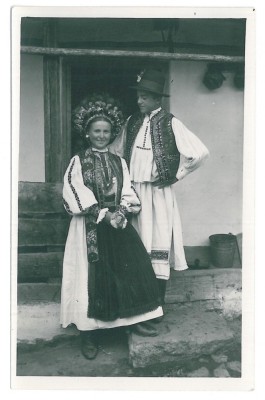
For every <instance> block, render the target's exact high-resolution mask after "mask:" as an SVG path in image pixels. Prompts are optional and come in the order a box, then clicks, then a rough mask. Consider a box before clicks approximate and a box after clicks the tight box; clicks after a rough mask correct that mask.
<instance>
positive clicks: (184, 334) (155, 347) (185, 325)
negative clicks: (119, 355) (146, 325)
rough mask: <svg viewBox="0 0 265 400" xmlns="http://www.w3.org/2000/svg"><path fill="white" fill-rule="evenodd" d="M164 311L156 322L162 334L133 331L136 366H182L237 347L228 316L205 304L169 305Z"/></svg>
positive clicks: (131, 346) (131, 341)
mask: <svg viewBox="0 0 265 400" xmlns="http://www.w3.org/2000/svg"><path fill="white" fill-rule="evenodd" d="M164 310H165V317H164V319H163V321H162V322H161V323H160V324H154V326H155V327H156V328H157V329H158V332H159V335H158V336H156V337H142V336H138V335H136V334H130V336H129V358H130V363H131V365H132V366H133V367H134V368H143V367H147V366H152V365H156V364H161V363H170V362H174V363H175V364H176V365H178V364H179V363H182V362H185V361H187V360H189V359H193V358H196V357H199V356H200V355H202V354H203V355H210V354H213V353H215V352H216V351H219V350H225V349H227V348H229V346H233V343H234V341H235V337H234V333H233V331H232V330H231V329H230V328H229V326H228V323H227V321H226V319H225V318H224V317H223V316H222V315H221V314H220V313H218V312H216V311H212V310H208V309H207V308H205V307H204V305H202V304H201V303H186V304H168V305H166V306H165V308H164Z"/></svg>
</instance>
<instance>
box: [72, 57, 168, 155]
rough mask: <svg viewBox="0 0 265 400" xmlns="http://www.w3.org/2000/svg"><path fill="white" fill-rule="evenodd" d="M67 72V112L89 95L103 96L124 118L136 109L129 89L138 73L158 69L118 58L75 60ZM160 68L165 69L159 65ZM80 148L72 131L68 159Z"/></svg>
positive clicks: (144, 63) (133, 59) (154, 63)
mask: <svg viewBox="0 0 265 400" xmlns="http://www.w3.org/2000/svg"><path fill="white" fill-rule="evenodd" d="M71 64H72V68H71V71H72V72H71V103H72V105H71V109H72V110H73V109H74V108H75V107H76V106H78V104H79V103H80V101H82V99H84V98H85V97H86V96H87V95H89V94H92V93H99V92H107V93H109V94H110V95H111V96H113V97H115V98H116V99H118V100H119V101H120V103H121V104H122V108H123V112H124V116H125V118H127V117H128V116H129V115H131V114H132V113H134V112H135V111H136V110H137V109H138V108H137V97H136V91H135V90H134V89H132V88H131V86H134V85H135V84H136V81H137V74H139V73H140V71H141V70H143V69H145V68H148V67H150V66H152V68H155V67H156V66H157V68H161V62H159V63H156V62H154V60H152V61H150V60H142V59H136V58H121V57H118V58H117V57H106V58H103V57H100V58H98V57H89V58H85V59H84V58H81V59H80V58H75V59H74V60H73V62H72V63H71ZM162 68H164V69H165V68H167V63H163V65H162ZM81 148H82V141H81V140H80V138H79V137H77V135H76V133H75V132H74V131H73V130H72V146H71V149H72V155H73V154H76V153H77V152H78V151H80V150H81Z"/></svg>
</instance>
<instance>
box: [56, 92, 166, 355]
mask: <svg viewBox="0 0 265 400" xmlns="http://www.w3.org/2000/svg"><path fill="white" fill-rule="evenodd" d="M122 122H123V116H122V113H121V111H120V110H119V108H118V106H117V104H116V103H115V101H114V100H113V99H111V98H110V97H109V96H107V95H105V96H104V97H102V96H92V97H91V98H89V99H86V100H85V101H84V102H83V103H82V104H81V105H80V107H78V108H77V109H76V110H75V111H74V125H75V128H76V129H77V130H78V131H79V133H80V134H81V137H82V138H83V139H84V140H85V141H86V144H87V145H88V148H87V149H86V150H83V151H81V152H80V153H79V154H77V155H76V156H74V157H73V158H72V159H71V161H70V164H69V167H68V168H67V170H66V173H65V176H64V187H63V202H64V206H65V209H66V211H67V212H68V213H69V214H70V215H72V220H71V223H70V228H69V233H68V237H67V242H66V247H65V254H64V262H63V281H62V295H61V324H62V326H63V327H67V326H68V325H69V324H75V325H76V326H77V328H78V329H79V331H80V332H81V346H82V352H83V354H84V356H85V357H86V358H88V359H92V358H94V357H95V356H96V354H97V351H98V349H97V343H96V336H95V334H93V333H95V332H94V331H95V330H97V329H105V328H115V327H119V326H131V328H132V330H133V331H134V332H136V333H137V334H140V335H144V336H154V335H156V334H157V332H156V330H155V329H154V327H152V325H149V324H148V323H147V322H144V321H147V320H150V319H153V318H156V317H159V316H161V315H162V314H163V310H162V307H161V306H160V304H161V300H160V299H159V289H158V285H157V280H156V277H155V274H154V271H153V269H152V264H151V261H150V257H149V255H148V254H147V252H146V250H145V247H144V245H143V244H142V242H141V240H140V238H139V236H138V234H137V232H136V231H135V229H134V228H133V227H132V225H131V224H130V223H127V222H128V219H129V218H130V215H136V214H137V213H138V212H139V211H140V209H141V205H140V201H139V198H138V197H137V195H136V192H135V190H134V188H133V187H132V185H131V181H130V176H129V172H128V169H127V165H126V163H125V161H124V159H122V158H120V157H119V156H117V155H114V154H111V153H110V152H109V151H108V149H107V146H108V144H109V143H110V141H111V140H113V139H114V137H115V135H116V134H117V133H118V131H119V130H120V127H121V125H122Z"/></svg>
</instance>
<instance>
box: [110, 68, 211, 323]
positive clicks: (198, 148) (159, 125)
mask: <svg viewBox="0 0 265 400" xmlns="http://www.w3.org/2000/svg"><path fill="white" fill-rule="evenodd" d="M164 83H165V78H164V76H163V75H162V73H161V72H160V71H157V70H146V71H144V72H142V73H141V74H140V75H139V76H138V80H137V85H136V86H134V88H135V89H137V96H138V106H139V109H140V112H137V113H136V114H134V115H132V116H130V117H129V118H128V120H127V122H126V124H125V125H124V128H123V130H122V131H121V133H120V134H119V135H118V137H117V138H116V139H115V141H114V142H113V143H112V144H111V145H110V146H109V149H110V151H112V152H113V153H115V154H118V155H120V156H121V157H125V160H126V162H127V165H128V166H129V171H130V177H131V180H132V183H133V185H134V187H135V190H136V192H137V194H138V195H139V197H140V200H141V204H142V209H141V212H140V213H139V214H138V215H135V216H134V217H133V219H132V224H133V226H134V227H135V228H136V230H137V231H138V233H139V235H140V237H141V239H142V241H143V243H144V245H145V247H146V249H147V251H148V253H149V254H150V256H151V259H152V265H153V269H154V271H155V274H156V277H157V279H158V282H159V287H160V292H161V297H162V298H163V299H164V297H165V292H166V282H167V280H168V279H169V275H170V265H169V261H170V259H171V260H172V266H173V268H174V269H175V270H177V271H182V270H185V269H187V268H188V266H187V262H186V259H185V254H184V249H183V241H182V228H181V220H180V215H179V210H178V205H177V194H176V182H177V181H179V180H181V179H183V178H184V177H185V176H186V175H187V174H189V173H190V172H192V171H194V170H195V169H196V168H198V167H199V166H200V165H201V163H202V161H203V160H204V159H205V158H206V157H207V156H208V150H207V148H206V147H205V146H204V144H203V143H202V142H201V141H200V140H199V139H198V137H196V136H195V135H194V134H193V133H192V132H191V131H189V129H187V128H186V126H184V124H183V123H182V122H181V121H179V120H178V119H177V118H176V117H174V116H173V115H172V114H170V113H168V112H166V111H165V110H164V109H163V108H162V107H161V99H162V96H169V95H168V94H166V93H164V91H163V89H164ZM181 156H182V157H181ZM181 159H182V162H181V163H180V160H181ZM171 249H172V251H171ZM170 252H171V253H172V254H170ZM160 320H161V318H158V319H157V320H156V321H155V322H160Z"/></svg>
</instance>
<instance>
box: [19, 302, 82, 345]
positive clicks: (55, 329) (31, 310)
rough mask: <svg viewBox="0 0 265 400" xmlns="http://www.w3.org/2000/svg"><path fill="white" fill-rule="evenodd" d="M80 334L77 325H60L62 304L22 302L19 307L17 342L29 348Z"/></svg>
mask: <svg viewBox="0 0 265 400" xmlns="http://www.w3.org/2000/svg"><path fill="white" fill-rule="evenodd" d="M73 335H78V331H77V329H76V328H75V326H69V327H67V328H66V329H65V328H62V327H61V326H60V304H59V303H55V302H45V303H36V304H22V305H19V306H18V309H17V344H18V346H20V347H24V348H27V347H28V346H30V347H32V346H33V345H34V346H35V345H38V346H41V345H43V344H45V343H47V342H55V341H62V340H64V339H68V338H70V337H72V336H73Z"/></svg>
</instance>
